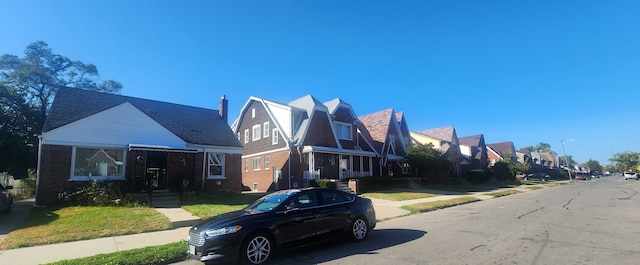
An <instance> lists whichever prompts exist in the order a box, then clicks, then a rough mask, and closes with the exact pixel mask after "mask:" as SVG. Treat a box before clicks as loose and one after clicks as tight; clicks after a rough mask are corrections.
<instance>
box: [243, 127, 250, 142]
mask: <svg viewBox="0 0 640 265" xmlns="http://www.w3.org/2000/svg"><path fill="white" fill-rule="evenodd" d="M244 143H245V144H246V143H249V129H244Z"/></svg>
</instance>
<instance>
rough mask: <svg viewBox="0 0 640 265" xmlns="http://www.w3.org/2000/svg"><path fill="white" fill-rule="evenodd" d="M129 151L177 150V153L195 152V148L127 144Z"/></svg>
mask: <svg viewBox="0 0 640 265" xmlns="http://www.w3.org/2000/svg"><path fill="white" fill-rule="evenodd" d="M129 151H155V152H177V153H197V152H198V150H196V149H186V148H175V147H170V146H162V145H148V144H129Z"/></svg>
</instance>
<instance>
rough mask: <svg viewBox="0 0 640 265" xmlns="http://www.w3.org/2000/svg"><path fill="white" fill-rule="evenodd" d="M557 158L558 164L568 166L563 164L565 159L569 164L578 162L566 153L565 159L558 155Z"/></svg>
mask: <svg viewBox="0 0 640 265" xmlns="http://www.w3.org/2000/svg"><path fill="white" fill-rule="evenodd" d="M558 160H559V161H560V166H568V165H566V164H565V161H567V162H568V163H569V165H576V164H578V162H576V161H575V160H573V156H570V155H567V156H566V160H565V156H559V157H558Z"/></svg>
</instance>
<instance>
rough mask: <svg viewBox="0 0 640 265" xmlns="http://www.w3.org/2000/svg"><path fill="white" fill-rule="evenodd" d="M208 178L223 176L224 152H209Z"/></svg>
mask: <svg viewBox="0 0 640 265" xmlns="http://www.w3.org/2000/svg"><path fill="white" fill-rule="evenodd" d="M209 178H210V179H211V178H224V154H221V153H209Z"/></svg>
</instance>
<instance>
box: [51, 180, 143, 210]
mask: <svg viewBox="0 0 640 265" xmlns="http://www.w3.org/2000/svg"><path fill="white" fill-rule="evenodd" d="M58 199H59V201H60V202H62V203H67V204H71V205H85V206H140V205H142V204H143V203H141V202H139V201H137V200H135V199H134V198H133V197H132V196H131V195H129V194H127V193H125V192H123V191H122V189H121V187H120V185H119V183H117V182H107V181H98V180H94V181H91V184H90V185H88V186H87V185H84V186H75V187H70V188H68V189H67V190H66V191H64V192H61V193H59V194H58Z"/></svg>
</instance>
